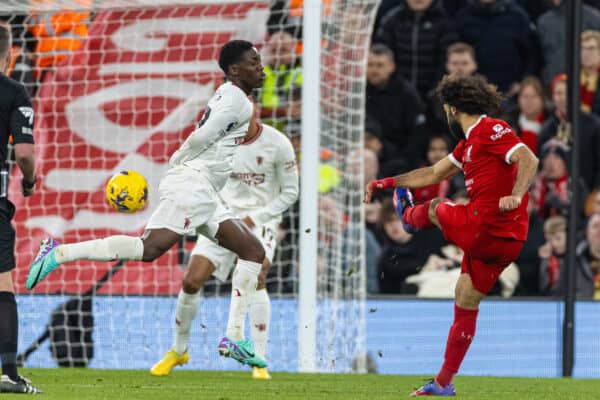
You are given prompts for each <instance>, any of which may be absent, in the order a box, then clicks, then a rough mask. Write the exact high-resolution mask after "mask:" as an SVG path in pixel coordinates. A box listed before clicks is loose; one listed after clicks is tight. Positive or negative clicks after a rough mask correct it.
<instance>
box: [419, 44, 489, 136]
mask: <svg viewBox="0 0 600 400" xmlns="http://www.w3.org/2000/svg"><path fill="white" fill-rule="evenodd" d="M475 72H477V61H476V60H475V50H474V49H473V47H471V46H469V45H468V44H466V43H463V42H457V43H454V44H452V45H450V46H448V50H446V73H448V74H449V75H459V76H470V75H473V74H474V73H475ZM426 101H427V109H428V114H427V126H428V130H429V131H431V132H441V131H444V130H446V129H448V125H447V121H446V113H445V112H444V108H443V107H442V103H441V101H440V99H439V97H438V96H437V94H436V92H435V88H433V89H432V90H430V91H429V93H428V94H427V99H426ZM452 144H456V143H452Z"/></svg>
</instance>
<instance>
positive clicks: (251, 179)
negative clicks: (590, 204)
mask: <svg viewBox="0 0 600 400" xmlns="http://www.w3.org/2000/svg"><path fill="white" fill-rule="evenodd" d="M220 194H221V197H222V198H223V199H224V200H225V202H226V203H227V205H229V206H230V207H231V208H232V210H233V211H234V212H235V214H236V215H238V216H240V217H242V218H243V221H244V222H245V224H246V225H247V226H248V227H249V228H250V229H252V231H253V232H254V234H255V235H256V236H257V237H258V238H259V240H260V241H261V242H262V244H263V247H264V248H265V253H266V257H265V261H264V263H263V267H262V270H261V273H260V275H259V279H258V286H257V288H256V292H255V293H254V295H253V297H252V299H251V300H250V308H249V316H250V325H251V329H250V331H251V335H252V340H253V341H254V344H255V353H256V356H258V357H261V358H262V359H265V354H266V347H267V338H268V329H269V320H270V315H271V303H270V300H269V295H268V294H267V290H266V282H265V278H266V275H267V272H268V270H269V266H270V264H271V261H272V260H273V254H274V253H275V247H276V244H277V243H276V235H277V228H278V225H279V223H280V221H281V214H282V213H283V212H284V211H285V210H287V209H288V208H289V207H290V206H291V205H292V204H294V202H295V201H296V200H297V199H298V168H297V163H296V156H295V154H294V149H293V147H292V144H291V142H290V141H289V139H288V138H287V137H286V136H285V135H284V134H283V133H281V132H279V131H278V130H277V129H275V128H272V127H270V126H268V125H263V124H261V123H260V121H259V120H258V112H257V108H255V113H254V115H253V118H252V120H251V121H250V126H249V127H248V135H247V136H246V140H245V141H244V143H243V144H242V145H240V146H239V147H238V148H237V150H236V153H235V156H234V159H233V172H232V174H231V177H230V179H229V181H227V184H226V185H225V187H224V188H223V190H222V191H221V193H220ZM236 259H237V256H236V254H235V253H233V252H231V251H230V250H227V249H226V248H223V247H221V246H219V245H218V244H216V243H214V242H212V241H210V240H208V239H206V238H205V237H202V236H199V237H198V240H197V242H196V245H195V246H194V249H193V250H192V253H191V258H190V261H189V263H188V269H187V271H186V273H185V276H184V278H183V281H182V289H181V291H180V292H179V297H178V299H177V311H176V315H175V333H176V334H175V341H174V343H173V347H172V348H171V350H169V351H168V352H167V353H166V354H165V356H164V357H163V358H162V359H161V360H160V361H158V362H157V363H156V364H154V366H153V367H152V369H151V370H150V373H151V374H152V375H154V376H166V375H168V374H169V373H170V372H171V370H172V369H173V368H174V367H175V366H176V365H184V364H186V363H187V362H188V360H189V353H188V338H189V335H190V327H191V324H192V321H193V319H194V317H195V316H196V312H197V310H198V304H199V302H200V295H201V291H202V288H203V287H204V284H205V283H206V281H207V280H208V279H209V278H210V276H211V275H213V276H215V277H216V278H217V279H219V280H221V281H225V280H226V279H227V277H228V276H229V273H230V272H231V269H232V268H233V267H234V265H235V262H236ZM236 273H237V268H236V270H235V271H234V275H235V274H236ZM232 290H233V291H234V292H235V290H236V289H235V287H233V288H232ZM232 296H236V293H232ZM234 312H235V310H231V311H230V314H229V321H228V325H230V324H240V323H241V324H242V330H243V323H244V320H245V319H246V313H243V314H240V315H234ZM225 351H226V352H227V351H230V350H229V349H225ZM242 362H244V361H243V360H242ZM252 376H253V377H254V378H255V379H270V378H271V377H270V375H269V372H268V370H267V368H266V367H259V366H253V369H252Z"/></svg>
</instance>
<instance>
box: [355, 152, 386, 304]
mask: <svg viewBox="0 0 600 400" xmlns="http://www.w3.org/2000/svg"><path fill="white" fill-rule="evenodd" d="M363 157H364V169H363V176H364V182H371V181H372V180H374V179H377V176H378V175H379V163H378V161H377V155H376V154H375V153H374V152H373V151H371V150H369V149H364V150H363ZM355 164H358V163H355ZM358 166H359V168H358V171H357V172H359V173H360V164H358ZM357 175H358V174H357ZM380 211H381V203H379V202H376V201H375V202H373V203H372V204H365V222H366V224H367V225H366V228H365V231H364V232H365V259H366V267H367V292H368V293H379V273H378V270H377V259H378V258H379V255H380V254H381V246H380V245H379V242H378V241H377V239H376V237H375V234H374V233H373V231H372V230H371V229H369V225H370V222H371V223H375V222H376V221H377V220H378V219H379V215H380Z"/></svg>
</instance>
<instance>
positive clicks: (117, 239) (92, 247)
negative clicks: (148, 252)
mask: <svg viewBox="0 0 600 400" xmlns="http://www.w3.org/2000/svg"><path fill="white" fill-rule="evenodd" d="M143 254H144V242H143V241H142V239H141V238H139V237H134V236H125V235H115V236H109V237H106V238H103V239H94V240H88V241H85V242H80V243H70V244H61V245H60V246H58V247H57V248H56V251H55V253H54V257H55V259H56V262H58V263H59V264H62V263H65V262H69V261H75V260H81V259H86V260H92V261H112V260H141V259H142V256H143Z"/></svg>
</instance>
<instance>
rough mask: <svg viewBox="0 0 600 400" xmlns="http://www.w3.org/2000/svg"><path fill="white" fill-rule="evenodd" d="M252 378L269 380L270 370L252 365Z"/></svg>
mask: <svg viewBox="0 0 600 400" xmlns="http://www.w3.org/2000/svg"><path fill="white" fill-rule="evenodd" d="M252 378H253V379H262V380H267V379H271V375H269V370H268V369H266V368H259V367H252Z"/></svg>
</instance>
